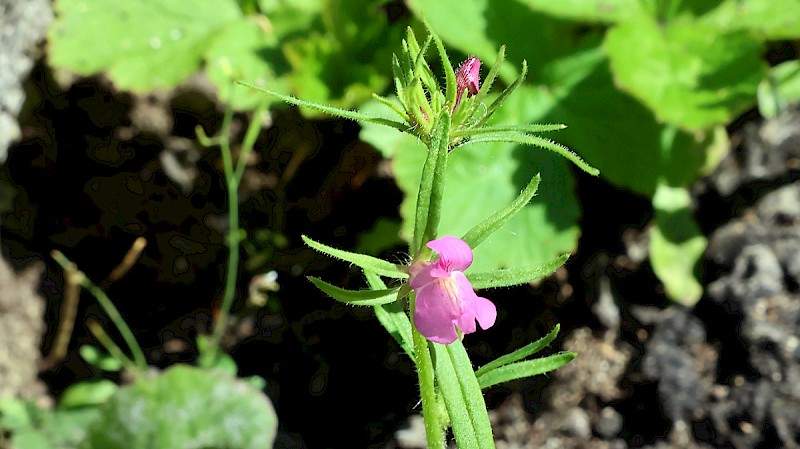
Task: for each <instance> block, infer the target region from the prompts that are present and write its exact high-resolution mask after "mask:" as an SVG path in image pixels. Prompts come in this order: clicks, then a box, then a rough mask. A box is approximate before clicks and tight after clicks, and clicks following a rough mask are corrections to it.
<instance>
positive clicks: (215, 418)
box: [81, 365, 278, 449]
mask: <svg viewBox="0 0 800 449" xmlns="http://www.w3.org/2000/svg"><path fill="white" fill-rule="evenodd" d="M101 412H102V413H101V416H100V417H99V418H98V419H96V420H95V421H94V422H93V423H92V425H91V426H90V427H89V431H88V435H87V437H86V439H85V441H84V443H83V445H82V446H81V447H82V448H84V449H145V448H153V447H157V448H159V449H184V448H188V447H194V448H211V447H219V448H221V447H225V448H229V449H250V448H271V447H272V444H273V442H274V440H275V436H276V433H277V426H278V421H277V418H276V416H275V411H274V409H273V408H272V404H271V403H270V401H269V399H267V397H266V396H264V395H263V394H262V393H261V392H260V391H258V390H254V389H253V388H252V387H250V386H249V385H248V384H247V383H245V382H243V381H241V380H237V379H234V378H232V377H230V376H228V375H225V374H222V373H219V372H214V371H206V370H201V369H197V368H191V367H188V366H181V365H178V366H174V367H172V368H170V369H168V370H166V371H164V372H163V373H161V374H159V375H158V376H156V377H154V378H149V379H139V380H137V381H136V382H134V383H133V384H131V385H128V386H125V387H123V388H120V389H119V391H118V392H117V393H116V394H115V395H114V396H113V397H112V398H111V399H110V400H109V401H108V402H107V403H106V404H105V405H104V406H103V407H102V409H101Z"/></svg>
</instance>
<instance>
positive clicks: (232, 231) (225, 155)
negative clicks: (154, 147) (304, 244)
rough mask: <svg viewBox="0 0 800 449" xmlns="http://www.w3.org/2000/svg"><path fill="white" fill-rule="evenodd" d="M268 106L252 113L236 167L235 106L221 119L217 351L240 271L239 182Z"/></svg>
mask: <svg viewBox="0 0 800 449" xmlns="http://www.w3.org/2000/svg"><path fill="white" fill-rule="evenodd" d="M264 111H265V107H264V106H261V107H259V108H258V109H257V110H256V112H255V113H254V114H253V118H252V119H251V121H250V124H249V125H248V128H247V131H246V133H245V138H244V141H243V142H242V147H241V151H240V153H239V160H238V161H237V164H236V167H234V165H233V154H232V151H231V141H230V132H231V122H232V121H233V109H232V108H230V107H228V108H227V109H226V110H225V116H224V117H223V119H222V130H221V134H220V138H219V146H220V153H222V165H223V168H224V171H225V183H226V186H227V190H228V268H227V271H226V274H225V290H224V292H223V294H222V304H221V305H220V308H219V315H217V319H216V321H215V322H214V332H213V333H212V336H211V341H210V345H209V347H210V348H211V349H212V351H214V352H215V353H216V352H217V351H219V344H220V341H221V340H222V334H223V332H224V331H225V324H226V323H227V322H228V317H229V316H230V312H231V307H232V306H233V299H234V296H235V295H236V280H237V275H238V273H239V231H240V230H239V184H240V182H241V180H242V176H243V175H244V169H245V167H246V166H247V159H248V157H249V155H250V152H251V151H252V150H253V145H254V144H255V140H256V137H257V136H258V130H259V129H260V128H261V117H262V114H263V113H264Z"/></svg>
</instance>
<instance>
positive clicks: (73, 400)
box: [58, 379, 119, 408]
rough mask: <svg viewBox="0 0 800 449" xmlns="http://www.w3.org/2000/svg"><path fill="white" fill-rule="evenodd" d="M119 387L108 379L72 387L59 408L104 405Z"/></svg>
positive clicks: (63, 397) (63, 395) (65, 393)
mask: <svg viewBox="0 0 800 449" xmlns="http://www.w3.org/2000/svg"><path fill="white" fill-rule="evenodd" d="M118 389H119V387H118V386H117V384H115V383H114V382H112V381H110V380H108V379H99V380H87V381H83V382H78V383H74V384H72V385H70V386H69V387H68V388H67V389H66V390H64V394H62V396H61V399H60V400H59V402H58V406H59V407H61V408H70V407H86V406H92V405H101V404H104V403H105V402H106V401H107V400H108V398H110V397H111V396H112V395H113V394H114V393H115V392H116V391H117V390H118Z"/></svg>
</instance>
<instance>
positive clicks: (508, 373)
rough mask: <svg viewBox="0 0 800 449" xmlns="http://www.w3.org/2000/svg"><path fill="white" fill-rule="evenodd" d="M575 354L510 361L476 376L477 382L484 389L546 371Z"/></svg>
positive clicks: (560, 365) (560, 364)
mask: <svg viewBox="0 0 800 449" xmlns="http://www.w3.org/2000/svg"><path fill="white" fill-rule="evenodd" d="M577 355H578V354H576V353H574V352H562V353H560V354H554V355H551V356H547V357H542V358H540V359H534V360H525V361H523V362H516V363H511V364H508V365H505V366H501V367H500V368H496V369H493V370H491V371H489V372H488V373H486V374H484V375H482V376H480V377H478V383H479V384H480V386H481V388H482V389H486V388H489V387H491V386H493V385H497V384H501V383H503V382H508V381H511V380H516V379H522V378H525V377H531V376H536V375H538V374H544V373H548V372H550V371H553V370H556V369H558V368H561V367H562V366H564V365H566V364H567V363H569V362H570V361H572V359H574V358H575V357H576V356H577Z"/></svg>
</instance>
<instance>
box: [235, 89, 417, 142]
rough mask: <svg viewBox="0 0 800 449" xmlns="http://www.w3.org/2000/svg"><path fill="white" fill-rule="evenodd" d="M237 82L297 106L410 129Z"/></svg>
mask: <svg viewBox="0 0 800 449" xmlns="http://www.w3.org/2000/svg"><path fill="white" fill-rule="evenodd" d="M236 84H240V85H242V86H245V87H249V88H250V89H253V90H257V91H259V92H261V93H263V94H267V95H272V96H275V97H278V98H280V99H281V100H283V101H285V102H287V103H289V104H293V105H295V106H303V107H307V108H311V109H316V110H318V111H321V112H324V113H326V114H330V115H333V116H336V117H342V118H346V119H350V120H356V121H360V122H368V123H375V124H376V125H383V126H388V127H390V128H395V129H398V130H400V131H405V130H407V129H408V126H406V124H405V123H401V122H398V121H395V120H389V119H386V118H383V117H375V116H372V115H367V114H364V113H361V112H358V111H350V110H348V109H342V108H335V107H333V106H327V105H324V104H319V103H314V102H311V101H305V100H301V99H299V98H295V97H292V96H290V95H284V94H281V93H278V92H275V91H271V90H269V89H264V88H263V87H258V86H256V85H253V84H249V83H245V82H243V81H236Z"/></svg>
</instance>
